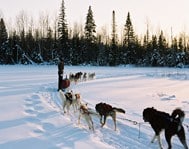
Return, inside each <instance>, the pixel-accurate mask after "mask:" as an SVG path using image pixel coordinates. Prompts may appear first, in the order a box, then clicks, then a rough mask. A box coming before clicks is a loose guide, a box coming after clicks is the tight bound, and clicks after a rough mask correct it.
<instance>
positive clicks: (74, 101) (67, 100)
mask: <svg viewBox="0 0 189 149" xmlns="http://www.w3.org/2000/svg"><path fill="white" fill-rule="evenodd" d="M59 93H60V98H61V100H62V108H63V111H64V113H66V109H67V112H68V113H69V111H70V107H71V106H73V109H74V111H76V110H77V109H78V107H79V105H80V103H81V96H80V94H79V93H76V94H74V93H73V91H71V92H66V93H64V92H63V91H62V90H59Z"/></svg>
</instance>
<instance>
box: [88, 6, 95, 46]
mask: <svg viewBox="0 0 189 149" xmlns="http://www.w3.org/2000/svg"><path fill="white" fill-rule="evenodd" d="M95 33H96V24H95V21H94V18H93V11H92V9H91V6H89V9H88V13H87V17H86V23H85V38H86V39H87V40H88V41H89V42H95V40H96V36H95Z"/></svg>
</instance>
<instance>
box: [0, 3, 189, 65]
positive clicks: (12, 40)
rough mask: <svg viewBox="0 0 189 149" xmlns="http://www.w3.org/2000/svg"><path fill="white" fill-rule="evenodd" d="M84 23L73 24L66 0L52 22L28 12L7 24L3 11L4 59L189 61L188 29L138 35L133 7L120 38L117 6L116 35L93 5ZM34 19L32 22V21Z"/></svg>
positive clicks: (0, 44) (0, 39)
mask: <svg viewBox="0 0 189 149" xmlns="http://www.w3.org/2000/svg"><path fill="white" fill-rule="evenodd" d="M86 14H87V15H86V21H85V25H84V27H83V26H82V25H78V24H77V23H75V25H74V27H73V29H71V28H70V27H69V26H68V24H67V20H66V13H65V3H64V0H62V3H61V6H60V12H59V15H58V17H57V18H56V19H55V20H54V22H53V25H49V18H48V16H47V17H44V18H41V20H40V25H39V27H38V28H35V29H34V24H33V22H32V20H31V21H30V23H28V22H27V19H26V16H25V15H24V13H21V14H20V17H19V19H17V29H13V30H11V31H8V30H7V27H6V24H5V21H4V18H1V17H0V64H44V63H47V64H56V63H57V62H58V60H59V58H63V59H64V62H65V64H67V65H89V64H90V65H97V66H117V65H126V64H134V65H139V66H169V67H175V66H178V67H183V66H187V65H189V43H188V38H187V36H186V34H185V33H183V34H181V35H180V36H179V37H172V36H171V40H170V41H169V40H168V39H166V36H165V35H164V32H163V31H160V33H158V34H153V35H151V36H150V35H149V29H148V25H147V29H146V33H145V35H143V37H142V38H140V39H139V37H138V35H137V34H136V33H135V31H134V27H133V24H132V20H131V16H130V12H128V14H127V16H126V22H125V25H124V30H123V35H122V37H121V40H119V38H118V33H117V28H116V26H117V25H116V15H115V11H112V31H111V35H110V36H109V35H107V34H106V32H102V33H97V32H96V24H95V20H94V16H93V11H92V7H91V6H89V8H88V11H87V13H86ZM28 24H29V25H28Z"/></svg>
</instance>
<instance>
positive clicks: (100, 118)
mask: <svg viewBox="0 0 189 149" xmlns="http://www.w3.org/2000/svg"><path fill="white" fill-rule="evenodd" d="M100 124H102V115H100Z"/></svg>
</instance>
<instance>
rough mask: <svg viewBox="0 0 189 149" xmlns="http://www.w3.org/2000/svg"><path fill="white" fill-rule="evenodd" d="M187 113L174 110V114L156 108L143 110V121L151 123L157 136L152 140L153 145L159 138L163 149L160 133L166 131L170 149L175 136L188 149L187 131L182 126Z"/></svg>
mask: <svg viewBox="0 0 189 149" xmlns="http://www.w3.org/2000/svg"><path fill="white" fill-rule="evenodd" d="M184 116H185V113H184V111H182V110H181V109H179V108H177V109H175V110H173V112H172V114H171V115H170V114H168V113H166V112H162V111H158V110H156V109H155V108H153V107H152V108H146V109H144V110H143V119H144V121H145V122H149V123H150V125H151V127H152V129H153V130H154V132H155V135H154V137H153V139H152V141H151V142H152V143H153V142H154V140H155V139H156V138H157V139H158V143H159V147H160V148H161V149H163V147H162V144H161V140H160V132H161V131H162V130H165V139H166V141H167V144H168V149H171V148H172V146H171V138H172V136H173V135H177V136H178V138H179V140H180V141H181V143H182V144H183V146H184V148H185V149H188V146H187V143H186V137H185V131H184V128H183V125H182V122H183V120H184Z"/></svg>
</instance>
